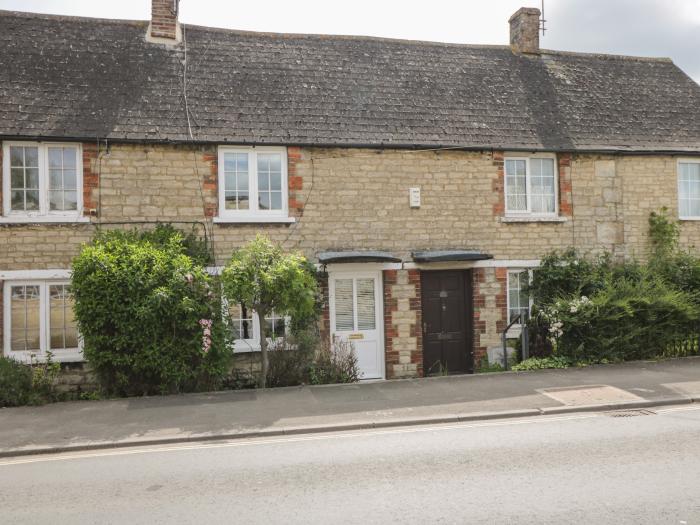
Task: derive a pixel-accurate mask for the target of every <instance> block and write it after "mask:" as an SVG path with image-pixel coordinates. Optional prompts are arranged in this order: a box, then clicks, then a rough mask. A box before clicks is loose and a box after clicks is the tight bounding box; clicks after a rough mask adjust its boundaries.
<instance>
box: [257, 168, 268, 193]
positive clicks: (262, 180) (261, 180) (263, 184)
mask: <svg viewBox="0 0 700 525" xmlns="http://www.w3.org/2000/svg"><path fill="white" fill-rule="evenodd" d="M258 189H259V190H261V191H267V190H269V189H270V174H269V173H267V172H265V173H261V172H258Z"/></svg>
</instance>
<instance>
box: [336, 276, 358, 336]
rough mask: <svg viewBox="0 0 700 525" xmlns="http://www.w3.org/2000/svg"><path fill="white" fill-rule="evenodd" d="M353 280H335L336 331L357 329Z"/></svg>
mask: <svg viewBox="0 0 700 525" xmlns="http://www.w3.org/2000/svg"><path fill="white" fill-rule="evenodd" d="M352 295H353V294H352V279H336V280H335V303H334V306H335V329H336V331H352V330H354V328H355V321H354V313H353V300H352Z"/></svg>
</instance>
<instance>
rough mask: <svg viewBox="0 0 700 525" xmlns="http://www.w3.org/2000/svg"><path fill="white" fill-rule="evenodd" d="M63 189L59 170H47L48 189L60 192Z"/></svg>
mask: <svg viewBox="0 0 700 525" xmlns="http://www.w3.org/2000/svg"><path fill="white" fill-rule="evenodd" d="M62 187H63V171H61V170H59V169H50V170H49V188H52V189H55V190H60V189H61V188H62Z"/></svg>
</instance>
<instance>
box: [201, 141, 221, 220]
mask: <svg viewBox="0 0 700 525" xmlns="http://www.w3.org/2000/svg"><path fill="white" fill-rule="evenodd" d="M202 162H204V164H205V165H206V166H208V167H209V169H208V170H207V169H205V170H204V175H203V177H202V192H203V193H204V198H205V200H206V201H208V202H205V204H204V216H205V217H207V218H211V217H216V215H217V213H218V211H219V194H218V191H219V157H218V155H217V153H216V152H213V153H212V152H211V151H205V152H204V153H203V154H202Z"/></svg>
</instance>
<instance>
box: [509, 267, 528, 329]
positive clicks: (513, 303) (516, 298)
mask: <svg viewBox="0 0 700 525" xmlns="http://www.w3.org/2000/svg"><path fill="white" fill-rule="evenodd" d="M528 280H529V276H528V272H527V271H514V272H508V307H509V308H508V322H509V323H510V322H511V321H513V320H514V319H515V318H516V317H517V316H518V315H519V314H523V316H525V315H527V314H528V313H529V311H530V297H529V295H528V294H527V292H526V290H525V288H526V285H527V282H528ZM520 322H521V323H522V322H523V318H521V320H520Z"/></svg>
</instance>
